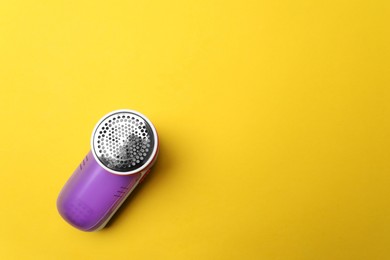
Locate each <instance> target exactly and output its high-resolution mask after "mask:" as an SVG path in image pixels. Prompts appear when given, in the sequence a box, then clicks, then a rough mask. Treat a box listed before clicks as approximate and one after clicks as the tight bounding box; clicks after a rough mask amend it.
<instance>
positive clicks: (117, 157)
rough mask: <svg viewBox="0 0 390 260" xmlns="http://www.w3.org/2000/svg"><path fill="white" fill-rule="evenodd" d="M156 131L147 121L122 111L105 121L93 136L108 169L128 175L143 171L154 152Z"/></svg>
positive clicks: (94, 146)
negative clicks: (138, 169)
mask: <svg viewBox="0 0 390 260" xmlns="http://www.w3.org/2000/svg"><path fill="white" fill-rule="evenodd" d="M154 142H155V140H154V135H153V131H152V129H151V127H150V125H149V124H148V122H147V121H146V120H144V119H143V118H142V117H140V116H139V115H136V114H134V113H132V112H128V111H125V112H123V111H121V112H118V113H115V114H111V115H109V116H107V117H106V118H104V119H103V120H102V121H101V123H100V124H99V125H98V126H97V127H96V129H95V132H94V133H93V140H92V145H93V149H94V152H95V155H96V157H97V158H98V159H99V160H100V162H101V163H103V164H104V165H105V166H106V167H107V168H110V169H112V170H114V171H118V172H128V171H132V170H135V169H137V168H139V167H141V166H142V165H143V164H145V163H146V162H147V160H148V159H149V157H150V156H151V154H152V152H153V146H154Z"/></svg>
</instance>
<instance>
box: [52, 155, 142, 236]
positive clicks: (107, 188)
mask: <svg viewBox="0 0 390 260" xmlns="http://www.w3.org/2000/svg"><path fill="white" fill-rule="evenodd" d="M143 173H145V171H143V172H140V173H135V174H131V175H115V174H112V173H109V172H108V171H106V170H105V169H103V168H102V167H101V166H100V165H99V164H98V163H97V161H96V160H95V158H94V156H93V155H92V152H91V151H90V152H89V153H88V154H87V156H86V157H85V159H84V160H83V162H82V163H81V164H80V166H79V167H77V169H76V170H75V172H74V173H73V175H72V176H71V177H70V179H69V180H68V182H67V183H66V184H65V186H64V187H63V189H62V190H61V193H60V195H59V197H58V199H57V208H58V211H59V213H60V214H61V216H62V217H63V218H64V219H65V220H66V221H67V222H68V223H69V224H71V225H72V226H74V227H76V228H78V229H80V230H83V231H95V230H99V229H101V228H102V227H104V225H105V224H106V223H107V221H108V220H109V219H110V218H111V216H112V214H113V213H114V212H115V211H116V210H117V208H118V207H119V206H120V205H121V204H122V202H123V201H124V200H125V199H126V197H127V195H129V193H130V192H131V191H132V190H133V188H135V186H136V185H137V184H138V183H139V180H140V178H141V177H142V176H145V175H146V173H145V174H143Z"/></svg>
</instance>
